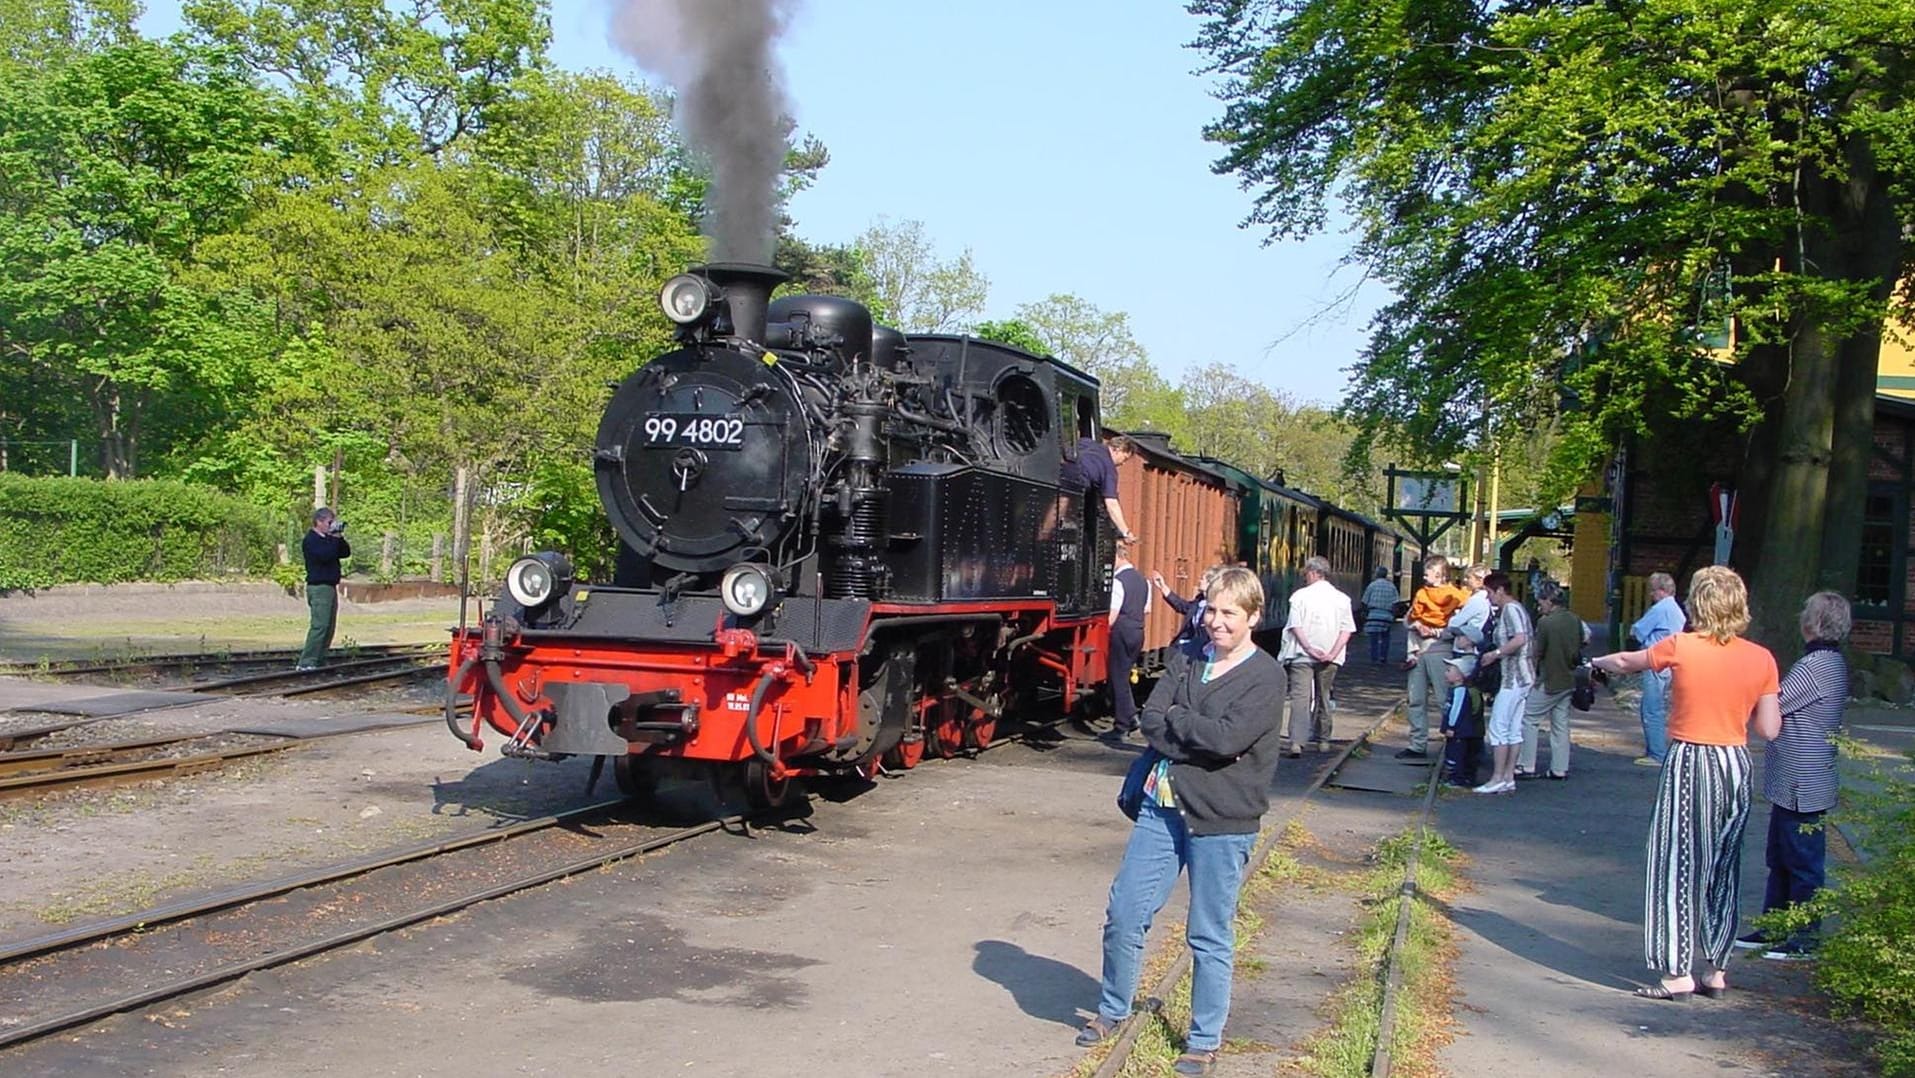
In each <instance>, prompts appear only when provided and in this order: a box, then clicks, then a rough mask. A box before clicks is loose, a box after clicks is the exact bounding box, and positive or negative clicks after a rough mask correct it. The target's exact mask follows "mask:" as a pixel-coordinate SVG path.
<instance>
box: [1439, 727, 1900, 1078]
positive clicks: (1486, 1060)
mask: <svg viewBox="0 0 1915 1078" xmlns="http://www.w3.org/2000/svg"><path fill="white" fill-rule="evenodd" d="M1629 701H1630V698H1627V697H1625V700H1624V701H1622V702H1621V704H1619V702H1618V700H1617V699H1616V698H1614V697H1611V696H1607V695H1604V696H1602V697H1601V698H1600V699H1599V700H1598V703H1597V706H1596V708H1595V709H1594V710H1593V711H1591V712H1589V713H1586V714H1584V713H1577V714H1576V715H1575V717H1574V718H1573V720H1572V723H1573V725H1572V740H1573V741H1574V742H1575V743H1576V744H1575V748H1574V751H1573V752H1572V753H1571V765H1572V766H1571V768H1570V777H1569V779H1568V780H1567V781H1564V782H1550V781H1531V782H1524V783H1521V784H1519V785H1518V787H1517V789H1516V792H1515V793H1513V794H1510V795H1506V796H1483V795H1473V794H1466V793H1460V792H1458V793H1451V792H1448V791H1445V793H1444V794H1443V796H1442V797H1441V799H1440V800H1439V802H1438V806H1437V820H1436V823H1437V826H1438V828H1439V829H1440V830H1441V831H1442V833H1443V834H1444V836H1445V837H1446V838H1448V839H1449V841H1450V842H1452V843H1453V844H1455V845H1456V846H1457V847H1458V848H1460V849H1461V850H1462V851H1463V852H1464V853H1466V854H1467V855H1468V856H1469V858H1470V864H1469V865H1468V866H1467V868H1466V869H1465V871H1466V873H1467V875H1468V876H1469V878H1470V879H1471V880H1472V881H1473V882H1474V884H1475V889H1474V891H1473V892H1471V893H1468V894H1465V895H1463V896H1462V897H1460V898H1459V899H1457V900H1456V902H1455V905H1454V907H1453V909H1452V913H1453V915H1454V919H1455V923H1456V925H1457V927H1458V930H1459V933H1458V934H1459V943H1460V948H1461V953H1460V955H1459V958H1458V961H1457V967H1456V984H1457V987H1458V990H1459V991H1458V1000H1457V1004H1458V1005H1457V1008H1456V1012H1455V1020H1456V1025H1457V1030H1458V1033H1459V1036H1458V1037H1457V1039H1456V1040H1455V1041H1454V1042H1453V1043H1452V1044H1450V1045H1449V1046H1448V1047H1447V1048H1446V1049H1445V1050H1444V1051H1443V1053H1442V1054H1441V1056H1440V1062H1441V1064H1442V1065H1443V1067H1444V1068H1445V1069H1446V1070H1447V1071H1448V1072H1449V1073H1452V1074H1458V1075H1490V1074H1547V1075H1552V1076H1554V1075H1562V1076H1583V1075H1587V1076H1589V1078H1599V1076H1600V1078H1607V1076H1609V1075H1615V1074H1627V1075H1637V1076H1643V1078H1651V1076H1660V1075H1680V1074H1696V1073H1701V1072H1703V1071H1707V1072H1710V1073H1714V1074H1725V1075H1761V1076H1774V1078H1803V1076H1810V1075H1841V1076H1849V1075H1862V1074H1870V1073H1873V1069H1872V1067H1871V1066H1870V1065H1869V1064H1867V1063H1866V1062H1865V1050H1864V1047H1863V1045H1862V1043H1861V1042H1860V1040H1859V1034H1858V1033H1857V1031H1856V1029H1855V1028H1854V1027H1853V1026H1852V1025H1848V1024H1842V1023H1836V1022H1832V1021H1830V1020H1829V1019H1827V1018H1826V1017H1823V1016H1822V1015H1823V1013H1824V1011H1825V1005H1824V1004H1823V1003H1822V1001H1821V999H1820V998H1819V997H1818V996H1817V995H1816V994H1815V991H1814V989H1813V985H1812V973H1811V970H1810V968H1809V966H1808V965H1807V964H1804V963H1787V964H1785V963H1776V962H1769V961H1765V960H1762V959H1760V958H1750V959H1736V960H1732V962H1731V966H1730V969H1729V984H1730V986H1731V991H1730V995H1729V996H1728V997H1726V998H1724V999H1722V1000H1707V999H1702V998H1700V997H1698V998H1696V999H1694V1000H1691V1001H1690V1002H1688V1003H1685V1004H1675V1003H1664V1002H1657V1001H1652V1000H1640V999H1636V998H1635V997H1634V996H1633V995H1631V991H1632V989H1634V988H1635V987H1636V986H1637V985H1640V984H1650V983H1654V981H1655V975H1654V974H1653V973H1651V972H1650V971H1649V970H1648V969H1646V968H1645V963H1644V960H1643V942H1642V902H1643V880H1644V863H1643V862H1644V855H1643V844H1644V841H1645V840H1646V838H1647V835H1648V830H1649V817H1650V813H1651V811H1652V809H1653V805H1654V799H1655V788H1656V781H1657V777H1658V774H1659V772H1658V771H1657V770H1656V769H1654V768H1649V767H1640V766H1637V765H1636V764H1635V763H1633V760H1634V759H1635V757H1636V756H1638V755H1640V753H1641V740H1640V725H1639V723H1638V722H1637V719H1636V716H1635V713H1634V712H1633V710H1625V707H1624V706H1622V705H1626V704H1627V703H1628V702H1629ZM1543 755H1544V757H1547V749H1545V750H1543ZM1756 761H1757V765H1758V775H1757V780H1756V782H1757V785H1756V790H1757V792H1758V795H1757V797H1756V800H1755V805H1754V808H1753V810H1752V812H1751V814H1750V818H1749V825H1748V831H1747V838H1746V841H1745V844H1744V848H1743V859H1742V870H1743V871H1742V894H1741V900H1742V910H1743V914H1744V924H1746V919H1747V917H1749V916H1752V915H1753V914H1755V913H1756V912H1758V911H1759V910H1760V908H1761V903H1762V892H1763V881H1764V879H1765V878H1766V872H1767V870H1766V868H1765V867H1764V865H1763V849H1764V844H1765V837H1766V834H1767V828H1768V805H1767V802H1765V801H1763V800H1762V799H1761V797H1760V790H1761V785H1760V763H1761V754H1760V752H1759V751H1758V752H1757V753H1756ZM1541 766H1545V767H1547V766H1548V764H1547V763H1546V762H1545V763H1543V764H1542V765H1541Z"/></svg>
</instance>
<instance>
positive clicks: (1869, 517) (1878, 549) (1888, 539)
mask: <svg viewBox="0 0 1915 1078" xmlns="http://www.w3.org/2000/svg"><path fill="white" fill-rule="evenodd" d="M1899 534H1901V529H1900V528H1898V527H1896V520H1895V496H1894V495H1892V494H1870V495H1869V496H1868V501H1867V503H1866V504H1865V507H1864V508H1863V510H1862V563H1861V571H1860V572H1859V573H1857V574H1856V580H1855V601H1856V602H1858V603H1861V604H1864V605H1867V606H1887V605H1889V603H1890V602H1891V601H1893V600H1894V597H1895V594H1894V586H1895V537H1896V536H1897V535H1899Z"/></svg>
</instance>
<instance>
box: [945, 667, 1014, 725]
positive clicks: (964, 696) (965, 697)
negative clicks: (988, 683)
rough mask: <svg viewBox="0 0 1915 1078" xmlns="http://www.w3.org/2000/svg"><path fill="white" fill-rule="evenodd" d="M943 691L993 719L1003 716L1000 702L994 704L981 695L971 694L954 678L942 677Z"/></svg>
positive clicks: (1002, 707)
mask: <svg viewBox="0 0 1915 1078" xmlns="http://www.w3.org/2000/svg"><path fill="white" fill-rule="evenodd" d="M944 691H945V692H948V693H950V694H951V695H952V696H955V697H957V698H958V699H960V700H962V701H964V702H965V703H967V704H969V705H971V706H972V707H974V708H977V709H978V710H979V711H982V712H984V713H985V714H986V715H989V716H990V717H992V718H994V719H1001V718H1003V717H1004V705H1003V704H1001V703H999V704H994V703H992V702H991V701H989V700H985V699H983V698H981V697H977V696H972V695H971V694H970V693H968V692H965V691H964V689H963V688H962V687H960V686H959V685H958V683H957V679H956V678H949V677H948V678H945V679H944Z"/></svg>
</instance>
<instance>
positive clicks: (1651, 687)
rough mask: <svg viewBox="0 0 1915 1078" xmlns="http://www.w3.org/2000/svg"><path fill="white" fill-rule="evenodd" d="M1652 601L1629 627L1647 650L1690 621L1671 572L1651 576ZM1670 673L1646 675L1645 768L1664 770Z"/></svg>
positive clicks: (1650, 598)
mask: <svg viewBox="0 0 1915 1078" xmlns="http://www.w3.org/2000/svg"><path fill="white" fill-rule="evenodd" d="M1649 600H1650V602H1649V609H1647V610H1645V611H1643V612H1642V617H1641V618H1639V619H1637V621H1636V623H1635V624H1634V625H1631V626H1630V627H1629V635H1630V636H1633V637H1635V638H1636V641H1637V646H1638V647H1640V648H1643V649H1645V650H1646V649H1648V648H1649V647H1651V646H1653V645H1654V644H1655V643H1656V641H1658V640H1661V639H1662V638H1664V637H1666V636H1674V635H1676V634H1677V633H1679V632H1681V631H1682V630H1683V629H1685V628H1687V627H1688V625H1689V619H1688V618H1686V617H1684V616H1683V613H1682V604H1680V603H1678V602H1676V581H1675V578H1674V577H1672V576H1670V575H1669V574H1668V573H1650V574H1649ZM1669 674H1670V672H1669V671H1667V670H1665V671H1663V672H1662V673H1660V674H1659V673H1656V672H1655V671H1654V670H1645V671H1643V673H1642V705H1641V708H1642V743H1643V750H1644V755H1642V756H1639V757H1637V758H1636V762H1637V763H1639V764H1641V765H1642V766H1644V767H1661V766H1662V757H1663V755H1664V754H1665V753H1667V752H1668V751H1669Z"/></svg>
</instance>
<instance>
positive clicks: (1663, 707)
mask: <svg viewBox="0 0 1915 1078" xmlns="http://www.w3.org/2000/svg"><path fill="white" fill-rule="evenodd" d="M1642 746H1643V751H1644V752H1645V753H1647V754H1648V755H1649V756H1650V757H1652V758H1653V759H1654V760H1655V761H1656V762H1657V763H1661V762H1662V758H1663V757H1664V756H1667V755H1669V671H1667V670H1665V671H1663V672H1662V673H1660V674H1658V673H1656V672H1655V671H1654V670H1644V671H1643V672H1642Z"/></svg>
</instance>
